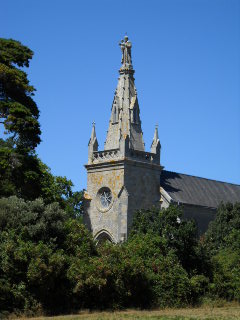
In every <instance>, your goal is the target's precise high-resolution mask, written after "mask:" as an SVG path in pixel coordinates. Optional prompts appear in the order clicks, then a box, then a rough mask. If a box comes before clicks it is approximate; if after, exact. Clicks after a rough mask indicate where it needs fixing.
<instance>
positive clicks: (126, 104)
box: [104, 35, 145, 151]
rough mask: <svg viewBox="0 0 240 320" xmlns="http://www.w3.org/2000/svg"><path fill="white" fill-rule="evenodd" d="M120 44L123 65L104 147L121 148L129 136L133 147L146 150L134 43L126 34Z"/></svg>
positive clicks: (108, 148) (109, 148) (130, 144)
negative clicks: (137, 86) (133, 63)
mask: <svg viewBox="0 0 240 320" xmlns="http://www.w3.org/2000/svg"><path fill="white" fill-rule="evenodd" d="M119 45H120V48H121V50H122V66H121V68H120V70H119V73H120V77H119V78H118V85H117V89H116V91H115V94H114V99H113V104H112V112H111V118H110V122H109V127H108V133H107V139H106V142H105V147H104V149H105V150H111V149H119V148H120V145H121V143H122V140H125V138H126V136H128V137H129V147H130V148H131V149H134V150H139V151H144V150H145V146H144V142H143V134H142V128H141V120H140V108H139V104H138V98H137V90H136V88H135V83H134V80H135V79H134V77H133V74H134V70H133V66H132V56H131V49H132V43H131V42H130V41H129V40H128V36H127V35H126V36H125V37H124V40H122V41H121V42H120V43H119Z"/></svg>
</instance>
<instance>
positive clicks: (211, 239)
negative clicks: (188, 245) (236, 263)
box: [205, 203, 240, 253]
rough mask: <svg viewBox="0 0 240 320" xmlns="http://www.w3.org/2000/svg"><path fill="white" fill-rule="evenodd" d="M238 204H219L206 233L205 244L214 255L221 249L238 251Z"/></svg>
mask: <svg viewBox="0 0 240 320" xmlns="http://www.w3.org/2000/svg"><path fill="white" fill-rule="evenodd" d="M239 230H240V203H236V204H234V205H233V204H231V203H227V204H221V205H220V206H219V208H218V211H217V215H216V218H215V220H214V221H212V222H211V223H210V225H209V228H208V230H207V232H206V236H205V242H206V244H207V245H208V248H209V250H211V251H212V252H213V253H216V252H217V251H218V250H219V249H221V248H226V247H234V248H235V249H239V250H240V241H239V240H240V231H239Z"/></svg>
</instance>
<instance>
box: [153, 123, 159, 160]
mask: <svg viewBox="0 0 240 320" xmlns="http://www.w3.org/2000/svg"><path fill="white" fill-rule="evenodd" d="M160 152H161V144H160V140H159V137H158V125H157V124H156V126H155V131H154V136H153V142H152V144H151V153H155V154H156V155H157V159H158V162H159V163H160Z"/></svg>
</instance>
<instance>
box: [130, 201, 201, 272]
mask: <svg viewBox="0 0 240 320" xmlns="http://www.w3.org/2000/svg"><path fill="white" fill-rule="evenodd" d="M149 232H150V233H152V234H155V235H159V237H161V238H162V239H164V242H165V245H166V250H167V251H168V250H171V249H172V250H174V252H175V253H176V255H177V256H178V258H179V260H180V262H181V263H182V265H183V267H184V268H185V269H186V270H188V271H189V272H190V271H191V270H194V269H198V268H199V267H200V266H201V263H200V262H199V256H198V251H199V248H198V241H197V229H196V225H195V223H194V221H190V220H184V219H183V218H182V211H181V208H180V207H177V206H170V207H169V208H167V209H163V210H159V209H157V208H155V207H153V208H151V209H148V210H140V211H138V212H136V215H135V217H134V220H133V225H132V231H131V235H134V234H146V233H149Z"/></svg>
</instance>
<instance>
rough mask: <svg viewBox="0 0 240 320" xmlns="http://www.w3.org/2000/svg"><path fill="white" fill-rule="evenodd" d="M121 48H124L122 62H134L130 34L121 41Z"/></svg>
mask: <svg viewBox="0 0 240 320" xmlns="http://www.w3.org/2000/svg"><path fill="white" fill-rule="evenodd" d="M119 45H120V48H121V50H122V61H121V62H122V64H129V65H131V64H132V56H131V48H132V43H131V42H130V41H128V36H125V37H124V40H122V41H121V42H120V43H119Z"/></svg>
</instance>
